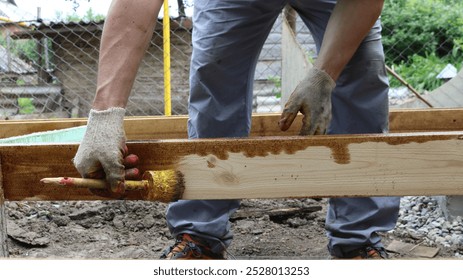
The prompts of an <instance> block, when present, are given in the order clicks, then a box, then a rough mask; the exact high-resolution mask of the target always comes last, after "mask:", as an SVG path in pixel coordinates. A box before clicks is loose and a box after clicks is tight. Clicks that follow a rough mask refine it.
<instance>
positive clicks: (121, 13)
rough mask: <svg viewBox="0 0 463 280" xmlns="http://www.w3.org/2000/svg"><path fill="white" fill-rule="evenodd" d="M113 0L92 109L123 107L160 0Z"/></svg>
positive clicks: (146, 44)
mask: <svg viewBox="0 0 463 280" xmlns="http://www.w3.org/2000/svg"><path fill="white" fill-rule="evenodd" d="M136 2H137V3H136V4H135V3H134V1H132V0H114V1H112V3H111V6H110V8H109V12H108V17H107V18H106V20H105V25H104V28H103V35H102V38H101V46H100V58H99V64H98V65H99V68H98V74H97V77H98V78H97V89H96V96H95V99H94V101H93V107H92V108H93V109H96V110H105V109H108V108H111V107H121V108H125V107H126V105H127V100H128V98H129V95H130V92H131V90H132V86H133V83H134V80H135V76H136V74H137V70H138V67H139V65H140V63H141V61H142V59H143V56H144V54H145V51H146V48H147V47H148V44H149V41H150V39H151V37H152V35H153V30H154V27H155V25H156V21H157V15H158V14H159V10H160V9H161V6H162V4H163V1H162V0H137V1H136Z"/></svg>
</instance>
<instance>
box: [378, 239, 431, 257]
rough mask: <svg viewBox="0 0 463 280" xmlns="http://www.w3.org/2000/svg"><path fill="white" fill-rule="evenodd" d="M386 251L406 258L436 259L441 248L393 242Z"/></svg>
mask: <svg viewBox="0 0 463 280" xmlns="http://www.w3.org/2000/svg"><path fill="white" fill-rule="evenodd" d="M386 250H388V251H391V252H394V253H399V254H400V255H402V256H405V257H419V258H434V257H435V256H437V253H439V248H435V247H428V246H423V245H420V244H411V243H405V242H402V241H398V240H393V241H392V242H391V243H390V244H389V245H388V246H387V248H386Z"/></svg>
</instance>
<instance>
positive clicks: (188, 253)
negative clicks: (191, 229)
mask: <svg viewBox="0 0 463 280" xmlns="http://www.w3.org/2000/svg"><path fill="white" fill-rule="evenodd" d="M202 243H203V244H204V243H205V242H202ZM203 244H201V239H200V238H198V237H196V236H194V235H190V234H186V233H183V234H180V235H178V236H177V239H176V241H175V244H174V245H173V246H169V247H167V249H165V250H164V252H163V253H162V255H161V259H168V260H223V259H225V257H224V256H223V254H217V253H214V252H212V251H211V249H210V248H209V247H207V246H205V245H203Z"/></svg>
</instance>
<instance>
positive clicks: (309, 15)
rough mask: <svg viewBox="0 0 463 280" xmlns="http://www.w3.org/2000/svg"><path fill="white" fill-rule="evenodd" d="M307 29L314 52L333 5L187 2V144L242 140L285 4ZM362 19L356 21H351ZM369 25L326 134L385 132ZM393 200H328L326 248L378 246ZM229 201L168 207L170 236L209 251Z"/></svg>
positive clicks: (216, 243)
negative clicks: (258, 74)
mask: <svg viewBox="0 0 463 280" xmlns="http://www.w3.org/2000/svg"><path fill="white" fill-rule="evenodd" d="M288 3H289V4H290V5H292V6H293V8H294V9H295V10H296V11H297V12H298V14H299V15H300V16H301V18H302V20H303V21H304V22H305V24H306V25H307V26H308V27H309V29H310V31H311V33H312V35H313V37H314V39H315V42H316V45H317V49H319V48H320V45H321V41H322V39H323V33H324V30H325V27H326V25H327V22H328V19H329V16H330V13H331V11H332V9H333V7H334V5H335V1H328V0H323V1H316V0H312V1H303V0H300V1H284V0H220V1H207V0H195V12H194V16H193V17H194V18H193V21H194V28H193V53H192V61H191V69H190V71H191V76H190V83H191V85H190V86H191V92H190V103H189V121H188V133H189V137H191V138H211V137H245V136H248V134H249V131H250V124H251V113H252V92H253V81H254V70H255V67H256V63H257V59H258V57H259V53H260V51H261V48H262V46H263V44H264V42H265V40H266V38H267V36H268V34H269V32H270V30H271V28H272V25H273V23H274V22H275V20H276V18H277V17H278V15H279V14H280V13H281V11H282V8H283V7H284V6H285V4H288ZM359 16H362V15H359ZM380 33H381V26H380V22H379V20H378V22H376V24H375V26H374V27H373V28H372V30H371V31H370V33H369V34H368V35H367V37H366V38H365V40H364V41H363V43H362V44H361V46H360V47H359V49H358V50H357V52H356V54H355V55H354V57H353V58H352V60H351V61H350V62H349V64H348V65H347V66H346V68H345V69H344V71H343V73H342V74H341V76H340V77H339V79H338V81H337V86H336V89H335V90H334V92H333V97H332V105H333V106H332V108H333V109H332V113H333V118H332V122H331V125H330V128H329V132H328V133H330V134H341V133H342V134H352V133H381V132H385V131H387V129H388V95H387V94H388V80H387V76H386V72H385V66H384V54H383V48H382V44H381V34H380ZM399 201H400V200H399V198H398V197H394V198H389V197H382V198H379V197H378V198H337V199H330V202H329V210H328V213H327V219H326V230H327V235H328V238H329V244H328V249H329V251H330V253H331V254H332V255H336V256H339V257H341V256H342V254H343V252H347V251H350V250H352V249H356V248H359V247H362V246H364V245H372V246H381V240H380V237H379V236H378V234H377V233H376V232H378V231H387V230H390V229H392V228H393V227H394V226H395V223H396V220H397V215H398V209H399ZM238 207H239V201H237V200H223V201H222V200H220V201H209V200H208V201H178V202H175V203H172V204H170V205H169V207H168V210H167V221H168V226H169V229H170V230H171V232H172V234H173V235H174V236H175V235H178V234H180V233H193V234H196V235H199V236H202V237H203V238H206V239H207V240H209V242H210V245H211V247H212V248H213V250H214V251H216V252H218V251H221V250H223V248H224V246H225V247H226V246H228V245H229V244H230V242H231V240H232V233H231V232H230V224H229V215H230V214H231V213H233V212H234V211H235V210H236V209H237V208H238Z"/></svg>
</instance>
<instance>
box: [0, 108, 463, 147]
mask: <svg viewBox="0 0 463 280" xmlns="http://www.w3.org/2000/svg"><path fill="white" fill-rule="evenodd" d="M279 118H280V114H275V113H272V114H255V115H253V117H252V129H251V136H290V135H297V134H298V133H299V130H300V124H301V116H299V118H298V119H296V120H295V123H294V125H293V126H292V127H291V128H290V129H289V130H288V131H286V132H282V131H280V129H279V127H278V120H279ZM187 121H188V117H187V116H171V117H164V116H153V117H127V118H126V120H125V129H126V134H127V138H128V139H129V140H149V139H185V138H187ZM86 123H87V119H84V118H80V119H53V120H27V121H25V120H21V121H15V120H10V121H0V138H7V137H13V136H19V135H25V134H30V133H34V132H41V131H51V130H56V129H64V128H70V127H76V126H81V125H85V124H86ZM389 123H390V131H391V132H413V131H422V132H426V131H458V130H463V109H432V110H424V109H418V110H399V111H391V112H390V116H389Z"/></svg>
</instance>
